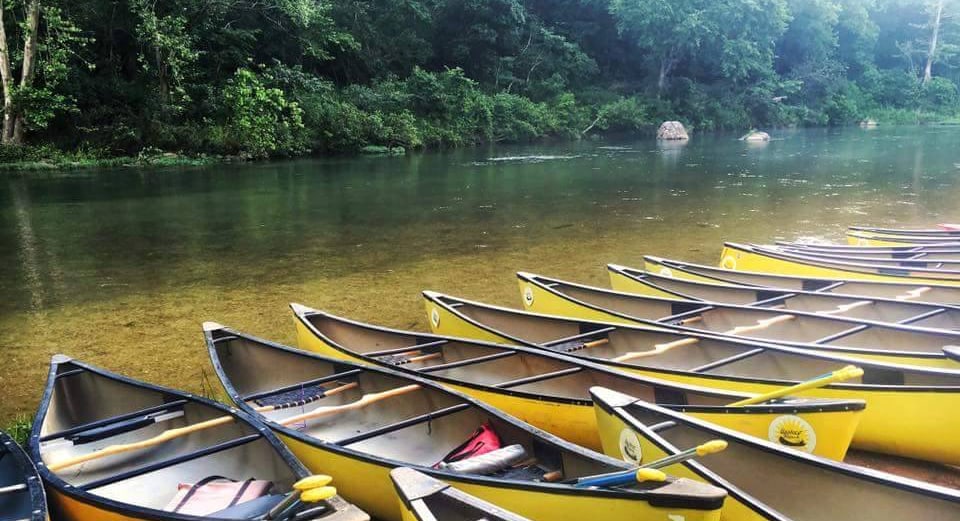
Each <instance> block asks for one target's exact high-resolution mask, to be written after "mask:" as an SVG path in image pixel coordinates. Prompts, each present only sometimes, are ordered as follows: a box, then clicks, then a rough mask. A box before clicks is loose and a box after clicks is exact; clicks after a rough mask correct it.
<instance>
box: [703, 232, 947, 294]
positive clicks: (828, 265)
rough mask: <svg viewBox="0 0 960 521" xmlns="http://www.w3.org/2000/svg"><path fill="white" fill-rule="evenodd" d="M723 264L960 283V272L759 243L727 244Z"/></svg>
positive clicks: (787, 271) (887, 279)
mask: <svg viewBox="0 0 960 521" xmlns="http://www.w3.org/2000/svg"><path fill="white" fill-rule="evenodd" d="M720 267H721V268H723V269H725V270H745V271H759V272H761V273H777V274H781V275H798V276H803V277H837V278H846V279H858V280H875V281H882V282H909V283H913V284H944V285H948V286H957V285H960V271H957V270H950V271H947V270H937V269H930V268H898V267H891V266H881V265H876V264H870V263H863V262H848V261H841V260H830V259H825V258H822V257H820V258H813V257H806V256H802V255H796V254H791V253H782V252H778V251H773V250H766V249H763V248H761V247H758V246H752V245H746V244H737V243H732V242H728V243H724V245H723V251H722V252H721V254H720Z"/></svg>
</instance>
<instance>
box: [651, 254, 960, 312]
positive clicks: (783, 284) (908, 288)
mask: <svg viewBox="0 0 960 521" xmlns="http://www.w3.org/2000/svg"><path fill="white" fill-rule="evenodd" d="M644 269H645V270H646V271H649V272H651V273H657V274H660V275H662V276H666V277H674V278H677V279H683V280H689V281H693V282H706V283H713V284H732V285H750V286H769V287H773V288H777V289H778V290H805V291H816V292H818V293H829V294H843V295H858V296H864V297H878V298H887V299H901V300H908V301H910V302H920V303H926V304H947V305H954V303H956V302H960V287H957V286H944V285H924V284H913V283H911V282H900V281H893V282H889V281H882V282H878V281H868V280H852V279H847V278H843V277H826V278H823V277H800V276H791V275H783V274H773V273H761V272H750V271H730V270H724V269H721V268H715V267H711V266H703V265H699V264H691V263H685V262H678V261H673V260H669V259H660V258H657V257H644ZM918 291H921V292H922V294H921V293H917V292H918Z"/></svg>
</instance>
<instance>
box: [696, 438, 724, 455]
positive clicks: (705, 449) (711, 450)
mask: <svg viewBox="0 0 960 521" xmlns="http://www.w3.org/2000/svg"><path fill="white" fill-rule="evenodd" d="M726 448H727V442H725V441H723V440H713V441H708V442H706V443H704V444H703V445H700V446H698V447H697V456H700V457H703V456H706V455H707V454H716V453H718V452H720V451H722V450H724V449H726Z"/></svg>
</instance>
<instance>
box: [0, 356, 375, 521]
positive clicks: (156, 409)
mask: <svg viewBox="0 0 960 521" xmlns="http://www.w3.org/2000/svg"><path fill="white" fill-rule="evenodd" d="M203 425H206V427H205V428H196V427H202V426H203ZM178 431H180V433H181V434H179V435H176V436H174V434H175V433H177V432H178ZM165 436H170V438H169V439H167V440H166V441H162V440H163V438H162V437H165ZM158 440H159V441H158ZM138 443H139V444H144V446H142V447H140V448H136V447H133V448H131V449H130V450H126V451H116V450H113V449H117V448H118V447H122V446H124V445H135V444H138ZM29 450H30V456H31V457H32V458H33V459H34V461H36V462H42V464H40V465H38V471H39V473H40V476H41V478H42V479H43V482H44V484H45V485H46V487H47V494H48V497H49V500H50V509H51V511H53V512H55V513H56V517H55V518H54V519H55V520H57V521H198V520H200V519H210V520H226V519H258V518H259V517H260V516H263V515H266V513H267V512H269V510H270V508H272V507H273V506H275V505H277V504H279V503H280V502H281V501H282V500H283V499H284V498H285V497H286V495H287V494H290V493H291V492H292V491H293V485H294V483H296V482H298V481H299V480H301V479H303V478H305V477H307V476H308V475H309V473H308V471H307V469H306V467H304V466H303V465H302V464H301V463H300V462H299V461H297V459H296V458H295V457H294V456H293V454H291V453H290V451H289V450H288V449H287V448H286V447H284V445H283V444H282V443H281V442H280V440H279V439H277V437H276V436H274V435H273V434H272V433H271V432H270V431H269V430H267V429H266V428H264V427H263V425H261V424H260V423H259V422H258V421H256V420H255V419H254V418H253V416H251V415H248V414H246V413H243V412H239V411H236V410H235V409H231V408H229V407H227V406H225V405H223V404H220V403H217V402H214V401H213V400H208V399H206V398H201V397H198V396H195V395H192V394H187V393H183V392H179V391H176V390H173V389H168V388H164V387H159V386H155V385H150V384H147V383H144V382H140V381H137V380H134V379H131V378H127V377H124V376H121V375H118V374H114V373H111V372H108V371H105V370H103V369H99V368H96V367H93V366H91V365H88V364H85V363H82V362H79V361H76V360H73V359H70V358H69V357H66V356H63V355H56V356H54V357H53V360H52V362H51V364H50V373H49V376H48V378H47V385H46V388H45V389H44V393H43V397H42V398H41V401H40V406H39V408H38V410H37V415H36V418H35V419H34V424H33V431H32V432H31V436H30V446H29ZM97 453H100V454H101V455H103V456H101V457H99V458H96V459H91V460H89V461H85V462H81V461H76V459H77V458H86V457H89V456H90V455H93V454H97ZM111 453H112V454H111ZM70 461H75V463H76V464H72V465H68V463H67V462H70ZM65 465H66V466H65ZM210 477H222V478H225V479H231V480H234V481H238V482H239V481H243V480H247V479H250V478H254V479H257V480H263V481H269V482H272V483H273V488H272V489H271V491H270V492H268V493H267V495H265V496H261V497H258V498H256V499H250V500H249V501H246V502H239V503H237V504H235V505H232V506H230V507H227V508H225V509H222V510H218V511H216V512H213V513H210V514H208V515H206V516H204V517H198V516H196V515H187V514H184V513H174V512H170V511H168V505H169V504H170V503H171V502H172V501H173V500H174V499H175V498H176V497H177V494H178V492H179V491H180V490H181V489H182V487H183V484H191V483H192V484H196V483H198V482H200V481H202V480H204V479H207V478H210ZM2 505H3V502H2V500H0V506H2ZM314 507H316V508H317V509H319V510H313V509H314ZM321 507H324V508H321ZM309 510H313V512H312V514H311V513H308V511H309ZM5 513H6V512H2V511H0V518H2V517H3V514H5ZM293 513H295V514H296V515H297V516H299V517H303V518H304V519H305V520H310V521H369V520H370V517H369V516H368V515H367V514H366V513H365V512H363V511H362V510H360V509H358V508H357V507H356V506H354V505H352V504H350V503H347V502H346V501H344V500H343V499H342V498H340V497H339V496H334V497H332V498H331V499H329V500H327V501H325V502H324V503H321V504H316V505H310V507H309V508H307V504H306V503H304V504H301V506H300V507H297V508H296V509H295V510H294V512H293ZM286 521H289V518H287V520H286Z"/></svg>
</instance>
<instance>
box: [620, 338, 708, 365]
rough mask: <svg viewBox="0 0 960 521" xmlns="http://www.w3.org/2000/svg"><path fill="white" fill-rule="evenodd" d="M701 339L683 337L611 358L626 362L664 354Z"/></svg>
mask: <svg viewBox="0 0 960 521" xmlns="http://www.w3.org/2000/svg"><path fill="white" fill-rule="evenodd" d="M699 341H700V339H699V338H693V337H690V338H681V339H680V340H674V341H673V342H667V343H666V344H655V345H654V346H653V349H651V350H649V351H633V352H630V353H627V354H624V355H620V356H618V357H616V358H612V359H611V360H612V361H614V362H626V361H627V360H633V359H634V358H645V357H648V356H656V355H662V354H663V353H666V352H667V351H669V350H671V349H674V348H677V347H681V346H688V345H691V344H696V343H697V342H699Z"/></svg>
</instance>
